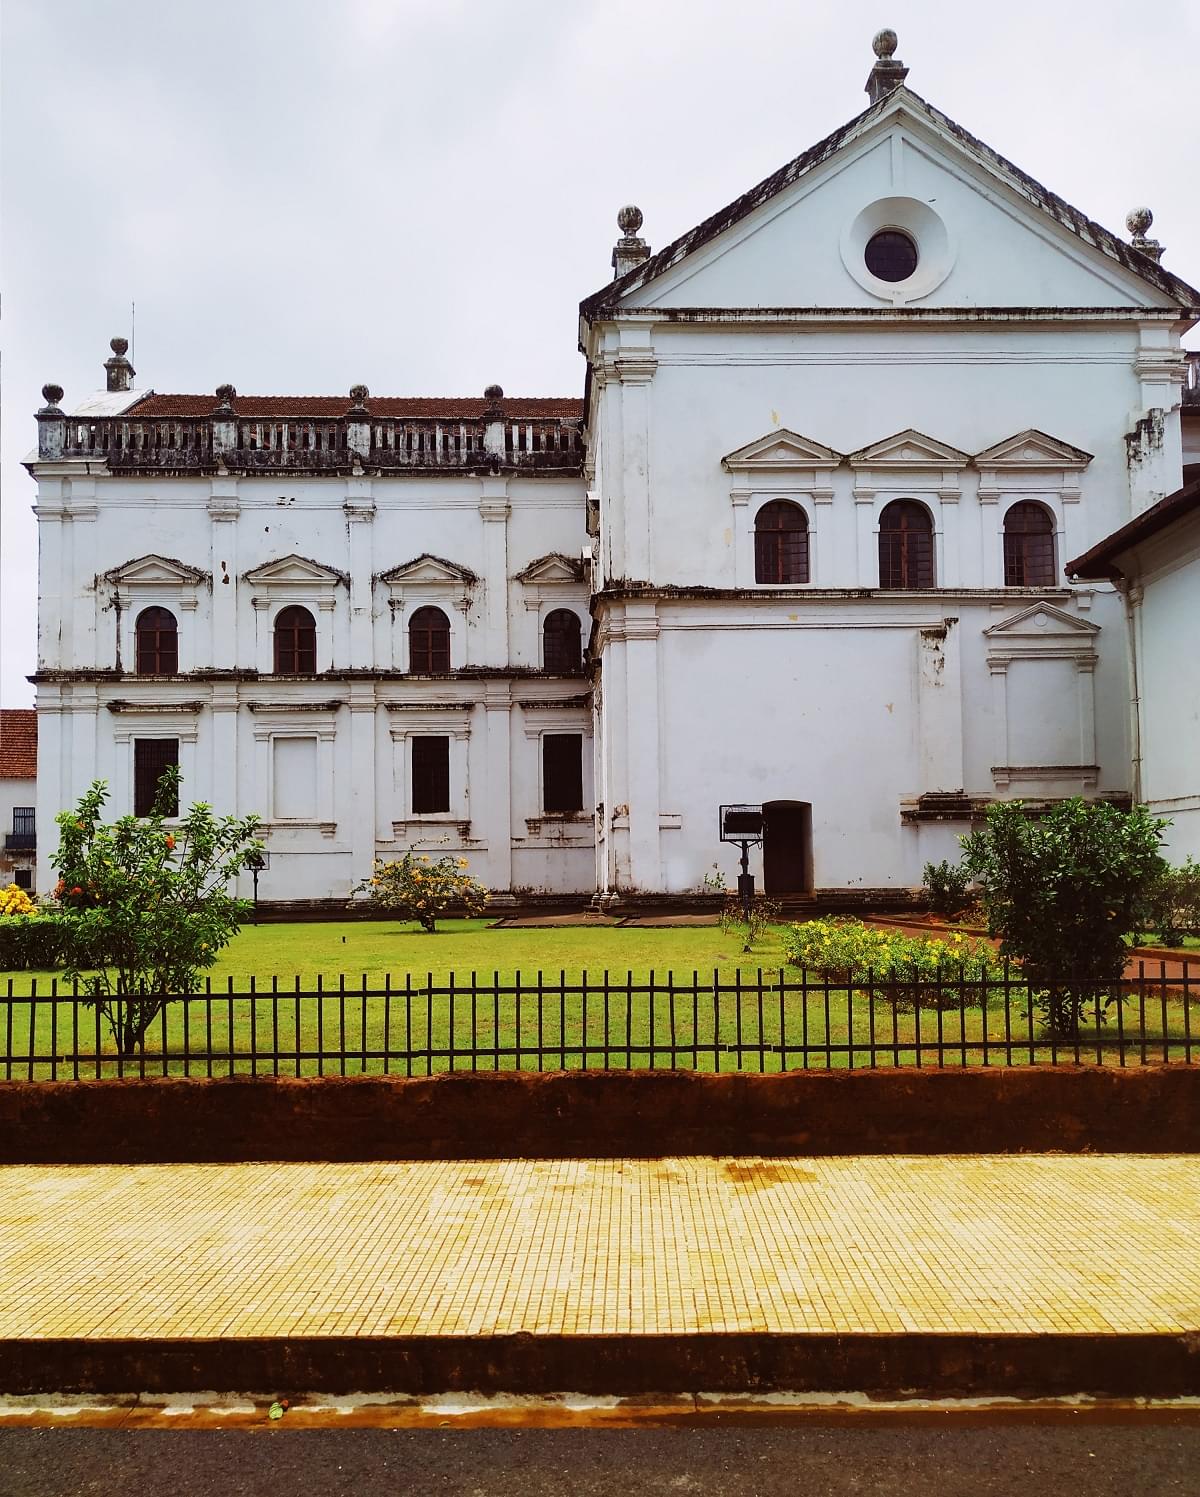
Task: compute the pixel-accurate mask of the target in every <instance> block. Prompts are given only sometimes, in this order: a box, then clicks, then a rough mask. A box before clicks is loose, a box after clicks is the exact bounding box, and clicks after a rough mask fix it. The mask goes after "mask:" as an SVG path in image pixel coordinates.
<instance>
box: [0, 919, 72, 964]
mask: <svg viewBox="0 0 1200 1497" xmlns="http://www.w3.org/2000/svg"><path fill="white" fill-rule="evenodd" d="M65 946H66V942H65V932H64V931H63V928H62V922H61V921H60V920H59V918H58V916H57V915H54V914H45V915H8V916H6V917H5V918H4V919H3V920H0V972H39V971H46V970H48V969H53V968H55V967H58V966H60V965H61V964H62V961H63V956H64V952H65Z"/></svg>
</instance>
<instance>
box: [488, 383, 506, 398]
mask: <svg viewBox="0 0 1200 1497" xmlns="http://www.w3.org/2000/svg"><path fill="white" fill-rule="evenodd" d="M483 398H484V400H503V399H504V391H503V390H502V389H501V388H500V386H499V385H489V386H488V387H487V389H486V390H485V391H484V392H483Z"/></svg>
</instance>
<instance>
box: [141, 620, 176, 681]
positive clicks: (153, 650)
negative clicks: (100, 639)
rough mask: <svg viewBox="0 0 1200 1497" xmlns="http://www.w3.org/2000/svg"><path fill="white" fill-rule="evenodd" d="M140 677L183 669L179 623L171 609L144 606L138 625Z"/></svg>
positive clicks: (168, 673) (171, 672)
mask: <svg viewBox="0 0 1200 1497" xmlns="http://www.w3.org/2000/svg"><path fill="white" fill-rule="evenodd" d="M134 633H135V634H136V636H137V673H138V675H139V676H173V675H174V674H175V672H176V671H177V670H178V669H179V625H178V624H177V623H176V622H175V615H174V614H173V613H172V612H171V610H170V609H169V608H143V609H142V611H141V613H139V614H138V616H137V623H136V624H135V625H134Z"/></svg>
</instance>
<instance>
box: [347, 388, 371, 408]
mask: <svg viewBox="0 0 1200 1497" xmlns="http://www.w3.org/2000/svg"><path fill="white" fill-rule="evenodd" d="M370 393H371V392H370V390H368V389H367V387H366V385H351V386H350V399H351V400H356V401H358V403H359V404H360V405H361V404H362V402H363V401H364V400H366V398H367V396H368V395H369V394H370Z"/></svg>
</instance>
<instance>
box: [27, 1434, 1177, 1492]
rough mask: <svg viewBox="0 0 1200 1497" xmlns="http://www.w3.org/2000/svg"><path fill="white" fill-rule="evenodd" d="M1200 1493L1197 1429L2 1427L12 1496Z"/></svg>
mask: <svg viewBox="0 0 1200 1497" xmlns="http://www.w3.org/2000/svg"><path fill="white" fill-rule="evenodd" d="M409 1492H412V1493H421V1494H437V1497H484V1494H487V1497H491V1494H493V1493H514V1494H521V1497H544V1494H548V1493H555V1494H559V1493H568V1494H571V1497H592V1494H598V1493H605V1494H609V1493H620V1494H622V1497H646V1494H657V1493H664V1494H676V1493H680V1492H684V1493H687V1492H699V1493H710V1494H713V1497H751V1494H753V1497H775V1494H779V1497H784V1494H787V1497H823V1494H829V1497H841V1494H843V1493H847V1494H848V1493H854V1494H856V1497H863V1494H885V1493H886V1494H887V1497H935V1494H936V1497H959V1494H961V1497H968V1494H969V1497H1001V1494H1003V1497H1008V1494H1013V1497H1016V1494H1020V1497H1042V1494H1046V1497H1102V1494H1103V1497H1107V1494H1109V1493H1111V1494H1114V1497H1116V1494H1120V1497H1137V1494H1141V1493H1147V1494H1151V1493H1153V1494H1160V1493H1161V1494H1163V1497H1168V1494H1172V1493H1186V1494H1188V1497H1196V1494H1200V1426H1197V1425H1194V1424H1192V1425H1187V1426H1170V1425H1156V1424H1137V1425H1127V1426H1122V1427H1115V1428H1114V1427H1107V1426H1096V1425H1092V1426H1085V1427H1074V1428H1065V1427H1043V1426H1029V1425H1020V1426H1012V1425H1009V1426H1006V1427H992V1428H962V1427H958V1428H955V1429H940V1430H933V1429H928V1428H911V1429H910V1428H884V1429H880V1428H877V1429H866V1428H859V1429H846V1428H827V1427H813V1426H807V1427H804V1428H790V1429H759V1430H746V1429H742V1430H723V1429H691V1430H689V1429H677V1430H661V1429H659V1430H649V1429H648V1430H637V1429H633V1430H612V1429H609V1430H596V1429H560V1430H547V1429H527V1430H515V1431H513V1430H493V1429H477V1430H456V1431H441V1430H347V1431H337V1432H328V1433H327V1432H325V1431H321V1430H291V1431H289V1430H286V1429H271V1430H254V1431H229V1430H212V1431H191V1432H189V1431H184V1430H180V1431H171V1430H166V1431H158V1430H140V1431H122V1430H84V1429H79V1430H40V1429H31V1430H10V1431H7V1432H0V1494H2V1497H92V1494H96V1497H100V1494H103V1497H113V1494H129V1497H158V1494H160V1493H162V1494H170V1497H197V1494H201V1493H203V1494H205V1497H209V1494H214V1493H215V1494H219V1497H259V1494H262V1497H267V1494H270V1497H292V1494H295V1497H309V1494H312V1497H318V1494H319V1497H343V1494H345V1497H350V1494H354V1497H377V1494H378V1497H383V1494H387V1497H396V1494H399V1493H409Z"/></svg>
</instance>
